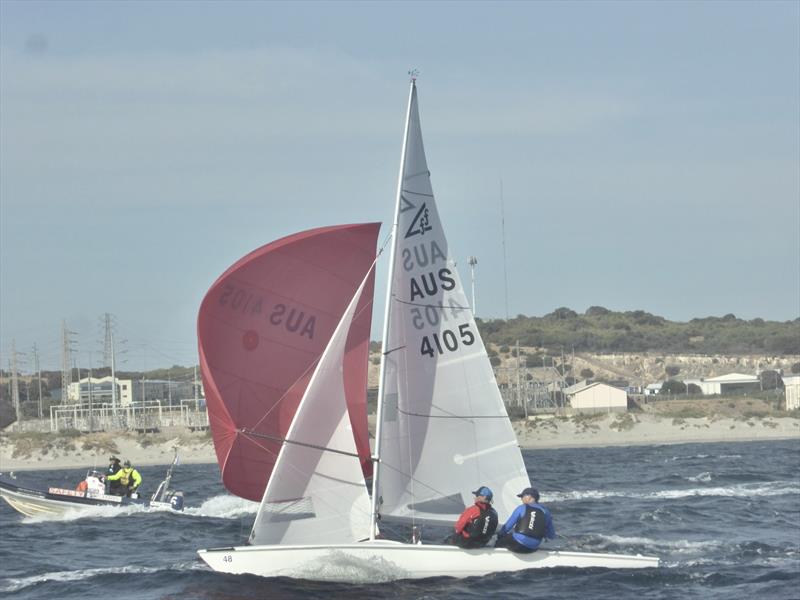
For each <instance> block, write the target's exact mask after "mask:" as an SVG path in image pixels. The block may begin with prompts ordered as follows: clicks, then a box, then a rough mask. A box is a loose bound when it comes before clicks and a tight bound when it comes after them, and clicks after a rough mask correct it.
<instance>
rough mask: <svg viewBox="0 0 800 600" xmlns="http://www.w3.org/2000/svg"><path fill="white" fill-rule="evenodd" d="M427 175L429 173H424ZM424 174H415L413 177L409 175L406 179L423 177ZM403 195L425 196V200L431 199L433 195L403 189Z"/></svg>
mask: <svg viewBox="0 0 800 600" xmlns="http://www.w3.org/2000/svg"><path fill="white" fill-rule="evenodd" d="M425 173H427V174H428V175H430V171H425ZM425 173H416V174H414V175H409V176H408V177H417V176H418V175H424V174H425ZM403 193H404V194H414V195H415V196H425V197H426V198H433V194H424V193H422V192H414V191H412V190H407V189H405V188H403Z"/></svg>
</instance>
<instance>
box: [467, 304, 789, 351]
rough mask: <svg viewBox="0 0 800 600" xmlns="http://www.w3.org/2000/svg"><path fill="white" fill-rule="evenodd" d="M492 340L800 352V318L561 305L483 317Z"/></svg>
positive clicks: (578, 347) (603, 347)
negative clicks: (675, 314)
mask: <svg viewBox="0 0 800 600" xmlns="http://www.w3.org/2000/svg"><path fill="white" fill-rule="evenodd" d="M478 327H479V329H480V332H481V335H482V336H483V339H484V341H485V342H487V343H494V344H497V345H511V344H515V343H516V342H517V341H518V342H519V343H520V345H522V346H528V347H539V348H549V349H553V350H555V349H563V350H564V351H571V350H573V349H574V350H575V351H576V352H593V353H608V352H661V353H669V354H760V353H764V354H782V355H793V354H800V318H798V319H795V320H794V321H786V322H778V321H765V320H764V319H752V320H750V321H747V320H744V319H738V318H736V316H734V315H732V314H728V315H725V316H724V317H706V318H702V319H692V320H691V321H689V322H686V323H682V322H677V321H668V320H667V319H665V318H663V317H659V316H657V315H653V314H650V313H648V312H645V311H643V310H635V311H627V312H615V311H611V310H608V309H606V308H603V307H602V306H592V307H590V308H589V309H587V310H586V312H585V313H584V314H578V313H576V312H575V311H573V310H571V309H569V308H563V307H562V308H558V309H556V310H554V311H553V312H551V313H549V314H547V315H545V316H543V317H526V316H525V315H519V316H517V317H516V318H514V319H509V320H502V319H493V320H487V321H483V320H480V319H479V320H478Z"/></svg>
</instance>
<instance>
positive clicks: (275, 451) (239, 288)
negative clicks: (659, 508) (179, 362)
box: [198, 77, 659, 581]
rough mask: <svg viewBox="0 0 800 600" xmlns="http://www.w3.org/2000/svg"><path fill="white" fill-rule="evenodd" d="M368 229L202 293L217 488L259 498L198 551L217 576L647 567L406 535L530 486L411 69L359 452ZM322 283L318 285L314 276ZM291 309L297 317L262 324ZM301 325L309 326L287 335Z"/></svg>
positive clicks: (616, 558)
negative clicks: (436, 183) (446, 216)
mask: <svg viewBox="0 0 800 600" xmlns="http://www.w3.org/2000/svg"><path fill="white" fill-rule="evenodd" d="M376 240H377V226H376V225H375V224H364V225H346V226H339V227H337V228H323V229H318V230H311V231H309V232H304V233H301V234H296V235H295V236H289V238H284V239H283V240H279V241H278V242H273V243H272V244H268V245H267V246H265V247H263V248H262V249H260V250H257V251H256V252H254V253H251V255H248V256H247V257H245V258H244V259H242V260H241V261H239V262H238V263H236V264H235V265H234V266H233V267H231V269H229V270H228V271H226V273H225V274H223V276H222V277H220V279H219V280H217V282H216V283H215V284H214V285H213V286H212V287H211V289H210V290H209V293H208V294H207V295H206V298H205V299H204V301H203V304H202V305H201V309H200V315H199V318H198V339H199V348H200V358H201V370H202V374H203V378H204V383H205V388H206V396H207V398H208V406H209V417H210V422H211V427H212V433H213V436H214V441H215V444H216V448H217V455H218V458H219V460H220V466H221V469H222V473H223V482H224V483H225V485H226V486H227V487H228V489H229V490H231V491H232V492H233V493H236V494H238V495H241V496H243V497H246V498H255V497H256V496H258V495H259V494H260V497H259V498H257V499H258V500H260V506H259V510H258V513H257V516H256V519H255V522H254V524H253V529H252V531H251V533H250V537H249V540H248V544H247V545H243V546H233V547H223V548H210V549H204V550H199V551H198V555H199V556H200V558H201V559H202V560H203V561H204V562H205V563H206V564H208V565H209V566H210V567H211V568H212V569H213V570H215V571H220V572H225V573H235V574H243V573H250V574H255V575H261V576H265V577H277V576H286V577H295V578H302V579H311V580H336V581H362V580H373V581H374V580H376V579H378V580H384V581H385V580H397V579H415V578H427V577H435V576H451V577H471V576H480V575H485V574H488V573H494V572H506V571H520V570H525V569H531V568H543V567H605V568H625V569H628V568H647V567H657V566H658V562H659V561H658V558H656V557H649V556H641V555H619V554H597V553H583V552H567V551H561V550H553V551H545V550H540V551H538V552H535V553H532V554H514V553H512V552H510V551H508V550H506V549H495V548H491V547H487V548H481V549H470V550H466V549H461V548H458V547H456V546H451V545H444V544H442V543H424V541H423V540H422V539H420V536H419V535H417V532H419V531H420V530H421V528H423V527H425V526H426V525H442V524H448V525H451V524H452V523H454V522H455V520H456V519H457V518H458V515H459V514H460V513H461V512H462V511H463V509H464V508H465V506H468V505H470V504H471V503H472V494H471V492H470V490H473V489H476V487H478V486H482V485H487V486H489V487H491V488H492V489H493V490H494V491H495V494H494V496H495V502H494V506H495V508H496V510H497V511H498V513H499V515H500V517H501V519H503V518H505V517H507V516H508V515H509V514H510V513H511V511H512V510H513V509H514V508H515V506H516V505H517V503H518V500H517V497H516V494H517V493H519V491H520V490H522V489H523V488H526V487H529V486H530V480H529V478H528V475H527V471H526V469H525V465H524V463H523V460H522V455H521V452H520V450H519V446H518V444H517V440H516V437H515V435H514V432H513V430H512V428H511V424H510V422H509V419H508V415H507V413H506V410H505V407H504V405H503V402H502V399H501V397H500V394H499V391H498V389H497V384H496V381H495V378H494V374H493V371H492V368H491V365H490V363H489V360H488V356H487V353H486V349H485V347H484V344H483V341H482V340H481V337H480V335H479V333H478V329H477V326H476V323H475V319H474V316H473V314H472V310H471V308H470V306H469V303H468V302H467V299H466V295H465V293H464V290H463V287H462V285H461V280H460V277H459V275H458V271H457V269H456V264H455V261H454V259H453V256H452V254H451V252H450V250H449V247H448V245H447V240H446V237H445V235H444V230H443V228H442V224H441V220H440V218H439V214H438V210H437V208H436V203H435V199H434V195H433V190H432V187H431V182H430V172H429V171H428V166H427V161H426V158H425V151H424V147H423V142H422V131H421V126H420V120H419V109H418V103H417V87H416V80H415V78H414V77H412V80H411V85H410V91H409V97H408V105H407V111H406V121H405V133H404V139H403V148H402V152H401V163H400V174H399V177H398V185H397V195H396V200H395V213H394V220H393V224H392V235H391V242H390V244H391V245H390V253H389V254H390V257H389V277H388V283H387V295H386V307H385V313H384V331H383V346H382V357H381V365H380V383H379V391H378V406H377V415H376V429H375V440H374V449H373V450H372V452H369V450H368V449H366V448H365V444H364V440H365V436H366V431H367V426H366V418H365V413H364V412H362V409H363V408H364V406H365V394H366V370H365V368H364V367H363V366H361V367H360V366H359V364H361V365H365V364H366V360H367V358H368V356H367V354H366V346H367V345H368V334H369V326H368V323H369V320H370V318H371V308H372V287H373V280H374V269H375V262H376V261H377V258H375V250H374V248H375V242H376ZM370 244H372V246H371V249H370ZM381 253H382V252H378V255H379V256H380V254H381ZM369 257H372V259H371V260H370V258H369ZM284 260H287V261H288V263H286V264H284ZM267 263H268V265H267ZM265 265H266V266H265ZM276 265H281V266H276ZM300 273H303V274H300ZM309 273H312V275H309ZM320 279H324V280H325V281H324V282H321V281H320ZM332 281H335V282H336V285H334V286H333V287H332V292H331V294H328V292H327V291H325V289H324V287H323V288H320V287H319V285H323V286H324V285H329V284H330V283H331V282H332ZM237 293H238V294H239V299H238V304H237V306H236V307H234V306H233V302H234V301H233V298H234V297H235V296H236V294H237ZM343 298H347V301H343ZM259 302H260V306H259V309H258V311H256V312H255V314H250V313H251V312H252V311H253V308H252V307H253V306H255V305H258V303H259ZM251 303H255V304H251ZM278 305H281V306H283V309H280V308H276V307H277V306H278ZM290 307H292V309H293V310H294V311H295V313H294V315H295V318H294V320H291V321H284V320H282V318H281V319H279V318H277V317H276V318H275V319H270V318H269V315H270V314H276V313H278V312H279V313H280V317H288V316H289V310H290ZM248 311H250V312H248ZM300 313H302V314H303V317H302V318H300V317H299V314H300ZM334 316H336V317H337V319H338V320H336V319H334ZM309 319H311V320H313V323H314V327H315V329H314V336H308V335H306V336H302V335H298V332H299V331H302V330H303V323H307V322H308V321H309ZM290 323H291V324H292V326H293V328H294V331H293V332H288V330H286V326H287V325H288V324H290ZM365 332H366V333H365ZM290 334H291V335H290ZM365 336H366V337H365ZM322 340H324V342H325V343H324V347H323V348H322V349H321V350H320V348H321V347H322V346H323V344H322ZM273 361H277V362H278V363H280V365H281V368H279V369H277V370H276V369H274V368H273V365H272V362H273ZM359 361H361V362H360V363H359ZM267 371H271V372H272V373H273V375H274V376H275V379H274V380H273V379H272V378H271V377H272V376H273V375H270V376H269V378H268V377H265V375H264V374H265V373H266V372H267ZM370 475H372V488H371V491H372V493H371V495H370V494H369V493H368V488H367V484H366V481H367V479H368V477H369V476H370ZM395 522H397V523H401V524H410V525H411V526H412V531H414V532H415V535H414V539H412V541H411V543H407V542H400V541H393V540H388V539H384V538H383V537H382V536H381V531H380V528H382V527H384V525H382V524H388V523H395ZM379 526H380V527H379Z"/></svg>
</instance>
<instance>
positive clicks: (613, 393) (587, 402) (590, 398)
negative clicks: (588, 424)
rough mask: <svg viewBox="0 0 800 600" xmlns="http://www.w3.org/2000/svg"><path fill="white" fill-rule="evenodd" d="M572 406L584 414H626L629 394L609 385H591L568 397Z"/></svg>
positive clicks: (598, 383)
mask: <svg viewBox="0 0 800 600" xmlns="http://www.w3.org/2000/svg"><path fill="white" fill-rule="evenodd" d="M567 398H568V399H569V403H570V406H571V407H572V408H573V409H575V410H577V411H582V412H625V411H627V410H628V394H626V393H625V390H621V389H620V388H616V387H614V386H611V385H608V384H607V383H600V382H597V383H590V384H589V385H586V386H583V387H581V388H580V389H578V390H577V391H575V392H574V393H572V394H570V395H568V396H567Z"/></svg>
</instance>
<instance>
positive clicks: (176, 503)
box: [169, 492, 183, 510]
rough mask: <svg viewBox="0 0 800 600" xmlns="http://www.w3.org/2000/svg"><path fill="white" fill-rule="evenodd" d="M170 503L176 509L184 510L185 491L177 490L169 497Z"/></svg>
mask: <svg viewBox="0 0 800 600" xmlns="http://www.w3.org/2000/svg"><path fill="white" fill-rule="evenodd" d="M169 503H170V504H171V505H172V508H173V509H174V510H183V493H182V492H176V493H175V494H173V496H172V498H170V499H169Z"/></svg>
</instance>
